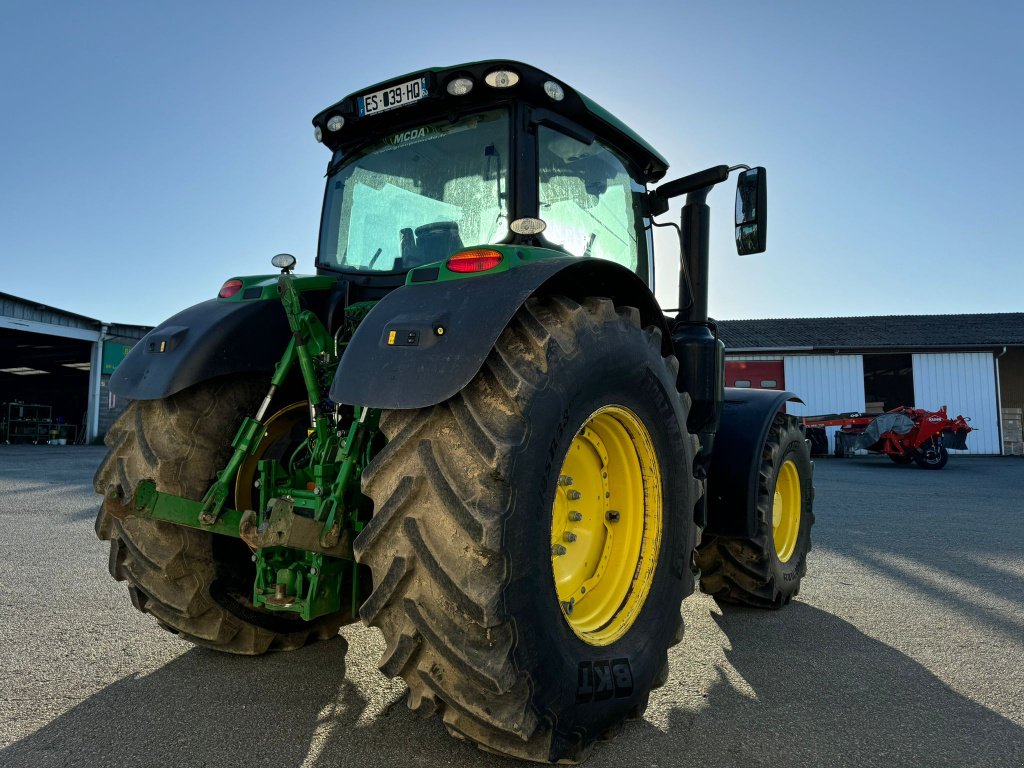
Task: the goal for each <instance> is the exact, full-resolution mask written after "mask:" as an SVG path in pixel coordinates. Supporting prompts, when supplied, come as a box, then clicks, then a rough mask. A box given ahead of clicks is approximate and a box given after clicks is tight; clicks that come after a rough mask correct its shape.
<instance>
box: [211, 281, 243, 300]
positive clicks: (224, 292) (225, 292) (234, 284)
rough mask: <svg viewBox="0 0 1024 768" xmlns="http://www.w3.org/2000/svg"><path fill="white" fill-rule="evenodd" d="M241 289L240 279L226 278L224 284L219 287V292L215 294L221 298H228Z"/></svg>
mask: <svg viewBox="0 0 1024 768" xmlns="http://www.w3.org/2000/svg"><path fill="white" fill-rule="evenodd" d="M240 290H242V281H241V280H228V281H227V282H226V283H224V285H222V286H221V287H220V293H218V294H217V295H218V296H220V297H221V298H222V299H230V298H231V297H232V296H234V295H235V294H236V293H238V292H239V291H240Z"/></svg>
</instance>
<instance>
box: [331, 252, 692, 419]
mask: <svg viewBox="0 0 1024 768" xmlns="http://www.w3.org/2000/svg"><path fill="white" fill-rule="evenodd" d="M539 293H545V294H561V295H564V296H569V297H570V298H573V299H577V300H582V299H584V298H585V297H587V296H603V297H606V298H610V299H613V300H614V301H615V302H616V303H619V304H628V305H629V306H634V307H636V308H637V309H639V310H640V314H641V318H642V321H643V323H644V325H651V324H657V325H658V326H659V327H660V328H661V329H662V343H663V345H664V353H665V354H669V353H670V352H671V351H672V342H671V338H670V336H669V332H668V328H667V327H666V324H665V316H664V315H663V314H662V312H661V309H660V308H659V307H658V303H657V301H656V300H655V298H654V296H653V294H652V293H651V292H650V289H648V288H647V286H646V285H645V284H644V282H643V281H642V280H641V279H640V278H639V277H637V276H636V275H635V274H634V273H633V272H631V271H630V270H628V269H626V268H625V267H622V266H620V265H618V264H615V263H613V262H610V261H602V260H599V259H579V258H574V257H555V258H550V259H543V260H538V261H534V262H531V263H529V264H524V265H523V266H521V267H516V268H515V269H510V270H508V271H506V272H500V273H496V274H493V275H481V276H478V277H470V278H463V279H458V280H447V281H442V282H436V283H421V284H415V283H414V284H410V285H405V286H402V287H401V288H398V289H396V290H394V291H392V292H391V293H389V294H388V295H387V296H385V297H384V298H383V299H381V301H380V302H379V303H378V304H377V306H375V307H374V308H373V309H372V310H371V311H370V313H369V314H368V315H367V316H366V317H365V318H364V319H363V321H362V322H361V323H360V324H359V327H358V328H357V329H356V332H355V334H354V335H353V337H352V340H351V342H349V344H348V347H347V348H346V349H345V353H344V355H342V358H341V364H340V365H339V366H338V371H337V374H336V375H335V377H334V383H333V384H332V386H331V399H332V400H334V401H335V402H339V403H347V404H349V405H361V406H368V407H370V408H426V407H427V406H431V405H435V404H437V403H440V402H443V401H444V400H447V399H448V398H449V397H451V396H452V395H454V394H455V393H456V392H459V391H460V390H461V389H463V388H464V387H465V386H466V385H467V384H469V382H470V381H471V380H472V379H473V377H474V376H476V374H477V372H478V371H479V370H480V368H481V366H483V363H484V360H485V359H486V358H487V355H488V354H489V353H490V351H491V349H492V348H493V347H494V344H495V342H496V341H497V340H498V336H500V335H501V332H502V331H503V330H504V329H505V326H507V325H508V323H509V321H510V320H511V319H512V317H513V315H515V313H516V312H517V311H519V308H520V307H521V306H522V305H523V303H524V302H525V301H526V300H527V299H528V298H530V296H533V295H535V294H539ZM392 333H394V338H393V339H392V338H391V334H392ZM389 341H391V343H389Z"/></svg>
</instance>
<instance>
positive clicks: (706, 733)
mask: <svg viewBox="0 0 1024 768" xmlns="http://www.w3.org/2000/svg"><path fill="white" fill-rule="evenodd" d="M711 616H712V618H713V620H714V622H715V623H716V624H717V625H718V627H719V629H720V630H721V632H722V633H724V635H725V638H726V640H725V642H726V646H725V648H724V652H725V656H726V659H727V660H728V663H729V665H730V666H731V667H732V669H729V670H727V669H725V668H723V666H721V665H719V666H717V668H716V670H715V672H716V675H715V679H714V680H713V681H712V683H711V684H710V686H707V687H705V689H704V691H703V692H697V693H696V696H695V697H693V698H696V699H697V700H698V701H700V700H701V699H703V705H701V704H700V703H698V704H696V705H694V704H693V703H692V698H691V700H690V702H687V703H685V704H684V705H683V706H678V705H675V703H674V702H671V701H667V700H666V698H667V696H666V695H662V696H658V695H657V694H656V695H655V697H654V698H653V699H652V705H653V706H655V707H663V708H665V709H667V710H668V718H667V720H668V727H667V729H665V730H662V728H660V727H656V726H655V725H654V724H652V723H651V722H649V721H644V722H643V723H641V724H639V726H634V727H632V728H627V729H626V730H625V732H624V733H623V738H621V739H620V740H619V741H617V742H615V743H614V744H612V745H610V746H609V747H606V748H605V749H604V750H602V751H601V752H600V753H599V754H598V755H596V758H597V759H595V761H594V764H595V765H602V766H603V765H609V766H610V765H614V764H619V765H622V764H625V763H627V762H630V759H631V758H632V761H633V762H632V764H635V765H652V766H701V768H705V767H712V766H723V767H724V766H737V765H785V766H815V767H817V766H830V767H832V766H858V768H859V767H861V766H885V767H886V768H891V767H892V766H922V768H923V767H925V766H927V767H928V768H931V767H932V766H937V765H950V766H979V767H980V766H986V768H988V767H991V766H1016V765H1024V728H1022V727H1020V726H1019V725H1017V724H1015V723H1014V722H1012V721H1010V720H1008V719H1006V718H1005V717H1003V716H1001V715H999V714H997V713H995V712H993V711H992V710H990V709H988V708H986V707H984V706H982V705H980V704H978V703H976V702H974V701H972V700H971V699H969V698H967V697H965V696H963V695H962V694H960V693H958V692H956V691H955V690H953V689H952V688H950V687H949V686H947V685H946V684H945V683H943V682H942V681H941V680H939V678H937V677H936V676H935V675H934V674H932V673H931V672H930V671H929V670H928V669H927V668H925V667H924V666H922V665H921V664H919V663H918V662H916V661H914V660H913V659H911V658H910V657H909V656H907V655H905V654H903V653H901V652H900V651H897V650H896V649H894V648H892V647H890V646H888V645H885V644H884V643H881V642H879V641H877V640H875V639H873V638H870V637H868V636H867V635H865V634H863V633H862V632H860V631H859V630H858V629H857V628H856V627H854V626H853V625H852V624H849V623H848V622H846V621H844V620H842V619H841V618H839V617H837V616H834V615H832V614H830V613H827V612H825V611H822V610H820V609H817V608H814V607H812V606H810V605H807V604H805V603H799V602H794V603H792V604H791V605H790V606H789V607H788V608H787V609H785V610H783V611H779V612H770V613H765V612H762V611H755V610H748V609H735V608H734V609H728V610H726V611H725V612H724V613H722V614H717V613H712V614H711ZM729 644H731V648H730V647H729ZM702 651H704V649H697V648H694V647H693V646H692V645H690V644H689V643H687V641H686V640H684V642H683V644H682V645H681V646H680V647H679V648H678V649H677V652H676V654H675V658H674V659H673V662H674V668H673V674H672V678H673V681H675V682H674V683H673V682H670V683H669V685H670V686H672V685H673V684H674V685H675V686H676V690H679V689H685V688H686V686H687V682H686V681H687V678H688V677H689V676H690V671H689V670H688V669H687V666H689V667H693V666H694V665H699V664H701V660H700V658H701V657H700V655H699V654H700V652H702ZM737 673H738V675H739V677H742V679H743V681H744V682H745V684H746V686H749V688H746V689H744V688H745V687H744V686H742V685H741V686H737V685H735V684H734V682H733V681H734V680H735V679H736V675H737ZM730 678H732V679H730ZM663 690H666V691H667V690H669V689H663ZM659 693H660V692H659ZM689 693H690V694H693V693H694V692H693V691H692V690H691V691H690V692H689ZM688 698H689V697H688ZM649 714H650V713H649ZM650 719H654V720H655V721H658V720H659V718H658V717H657V716H656V715H655V716H654V717H652V718H650ZM637 752H640V753H641V755H642V759H637V758H636V754H637Z"/></svg>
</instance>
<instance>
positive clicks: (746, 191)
mask: <svg viewBox="0 0 1024 768" xmlns="http://www.w3.org/2000/svg"><path fill="white" fill-rule="evenodd" d="M767 248H768V179H767V175H766V173H765V169H764V168H763V167H761V166H758V167H757V168H751V169H749V170H746V171H742V172H741V173H740V175H739V178H738V179H737V180H736V252H737V253H738V254H739V255H740V256H749V255H751V254H754V253H764V252H765V250H766V249H767Z"/></svg>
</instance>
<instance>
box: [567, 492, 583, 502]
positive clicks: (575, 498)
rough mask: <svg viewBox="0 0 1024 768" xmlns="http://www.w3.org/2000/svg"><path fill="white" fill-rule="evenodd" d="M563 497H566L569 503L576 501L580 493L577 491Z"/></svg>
mask: <svg viewBox="0 0 1024 768" xmlns="http://www.w3.org/2000/svg"><path fill="white" fill-rule="evenodd" d="M565 495H566V496H567V497H568V499H569V501H576V500H577V499H579V497H580V492H579V491H569V492H568V493H567V494H565Z"/></svg>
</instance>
